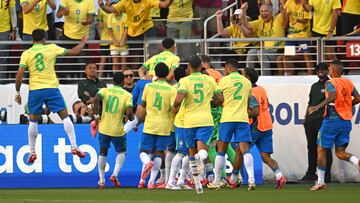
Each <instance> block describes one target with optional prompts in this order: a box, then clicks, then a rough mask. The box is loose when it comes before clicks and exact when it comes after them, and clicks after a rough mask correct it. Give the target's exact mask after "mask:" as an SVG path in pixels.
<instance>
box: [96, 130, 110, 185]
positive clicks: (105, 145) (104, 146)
mask: <svg viewBox="0 0 360 203" xmlns="http://www.w3.org/2000/svg"><path fill="white" fill-rule="evenodd" d="M98 139H99V146H100V154H99V158H98V170H99V181H98V187H99V189H102V188H105V167H106V157H107V154H108V149H109V147H110V140H111V138H110V136H108V135H104V134H102V133H99V138H98Z"/></svg>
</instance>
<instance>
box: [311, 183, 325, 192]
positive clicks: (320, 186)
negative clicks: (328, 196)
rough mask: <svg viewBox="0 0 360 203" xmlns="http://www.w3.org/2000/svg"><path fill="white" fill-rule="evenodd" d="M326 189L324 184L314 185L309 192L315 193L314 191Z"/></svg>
mask: <svg viewBox="0 0 360 203" xmlns="http://www.w3.org/2000/svg"><path fill="white" fill-rule="evenodd" d="M325 188H326V184H325V183H316V184H315V185H314V186H312V187H311V188H310V190H311V191H316V190H322V189H325Z"/></svg>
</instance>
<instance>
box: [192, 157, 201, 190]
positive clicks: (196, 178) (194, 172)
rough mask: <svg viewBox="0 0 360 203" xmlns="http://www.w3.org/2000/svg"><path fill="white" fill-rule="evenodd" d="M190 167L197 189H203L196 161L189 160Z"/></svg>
mask: <svg viewBox="0 0 360 203" xmlns="http://www.w3.org/2000/svg"><path fill="white" fill-rule="evenodd" d="M189 166H190V172H191V174H192V177H193V180H194V183H195V187H196V188H202V185H201V182H200V177H199V171H198V170H197V164H196V161H195V160H189Z"/></svg>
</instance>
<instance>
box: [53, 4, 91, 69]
mask: <svg viewBox="0 0 360 203" xmlns="http://www.w3.org/2000/svg"><path fill="white" fill-rule="evenodd" d="M62 16H65V21H64V35H63V37H62V40H66V41H80V40H81V37H83V36H89V31H90V29H89V27H90V26H89V25H90V24H91V23H92V22H93V21H94V16H95V6H94V2H93V0H82V1H74V0H61V4H60V8H59V10H58V11H57V13H56V17H58V18H61V17H62ZM75 45H76V44H66V45H64V47H65V48H67V49H70V48H72V47H74V46H75ZM86 48H87V46H86V47H85V49H86ZM84 56H85V54H84V52H81V53H80V56H79V57H78V58H77V59H75V60H70V62H71V63H79V64H80V65H82V64H85V63H87V60H86V58H85V57H84ZM60 63H65V60H61V61H60ZM70 68H71V69H72V70H74V67H73V66H72V67H71V66H64V67H63V68H62V69H63V70H69V69H70Z"/></svg>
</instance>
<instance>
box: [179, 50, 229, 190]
mask: <svg viewBox="0 0 360 203" xmlns="http://www.w3.org/2000/svg"><path fill="white" fill-rule="evenodd" d="M189 66H190V69H191V74H190V75H189V76H187V77H185V78H182V79H181V80H180V82H179V83H180V87H179V89H178V93H177V96H176V100H175V102H174V108H173V111H174V112H175V113H177V112H178V110H179V108H180V106H181V105H184V109H185V110H184V111H185V112H184V124H183V125H184V135H185V143H186V146H187V148H188V150H189V156H190V157H189V159H190V161H189V165H190V171H191V173H192V175H193V178H194V182H195V190H196V192H197V193H198V194H201V193H203V189H202V185H201V183H200V178H199V174H202V171H203V168H204V166H203V162H204V160H206V159H207V158H208V154H207V149H208V146H207V143H208V141H209V139H210V138H211V136H212V133H213V127H214V122H213V119H212V115H211V105H213V106H219V105H221V104H222V102H223V96H222V93H221V90H220V89H219V88H218V86H217V84H216V82H215V80H214V79H213V78H212V77H210V76H208V75H204V74H201V72H200V71H201V68H202V61H201V57H200V56H197V55H195V56H191V57H190V59H189ZM182 103H183V104H182Z"/></svg>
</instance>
